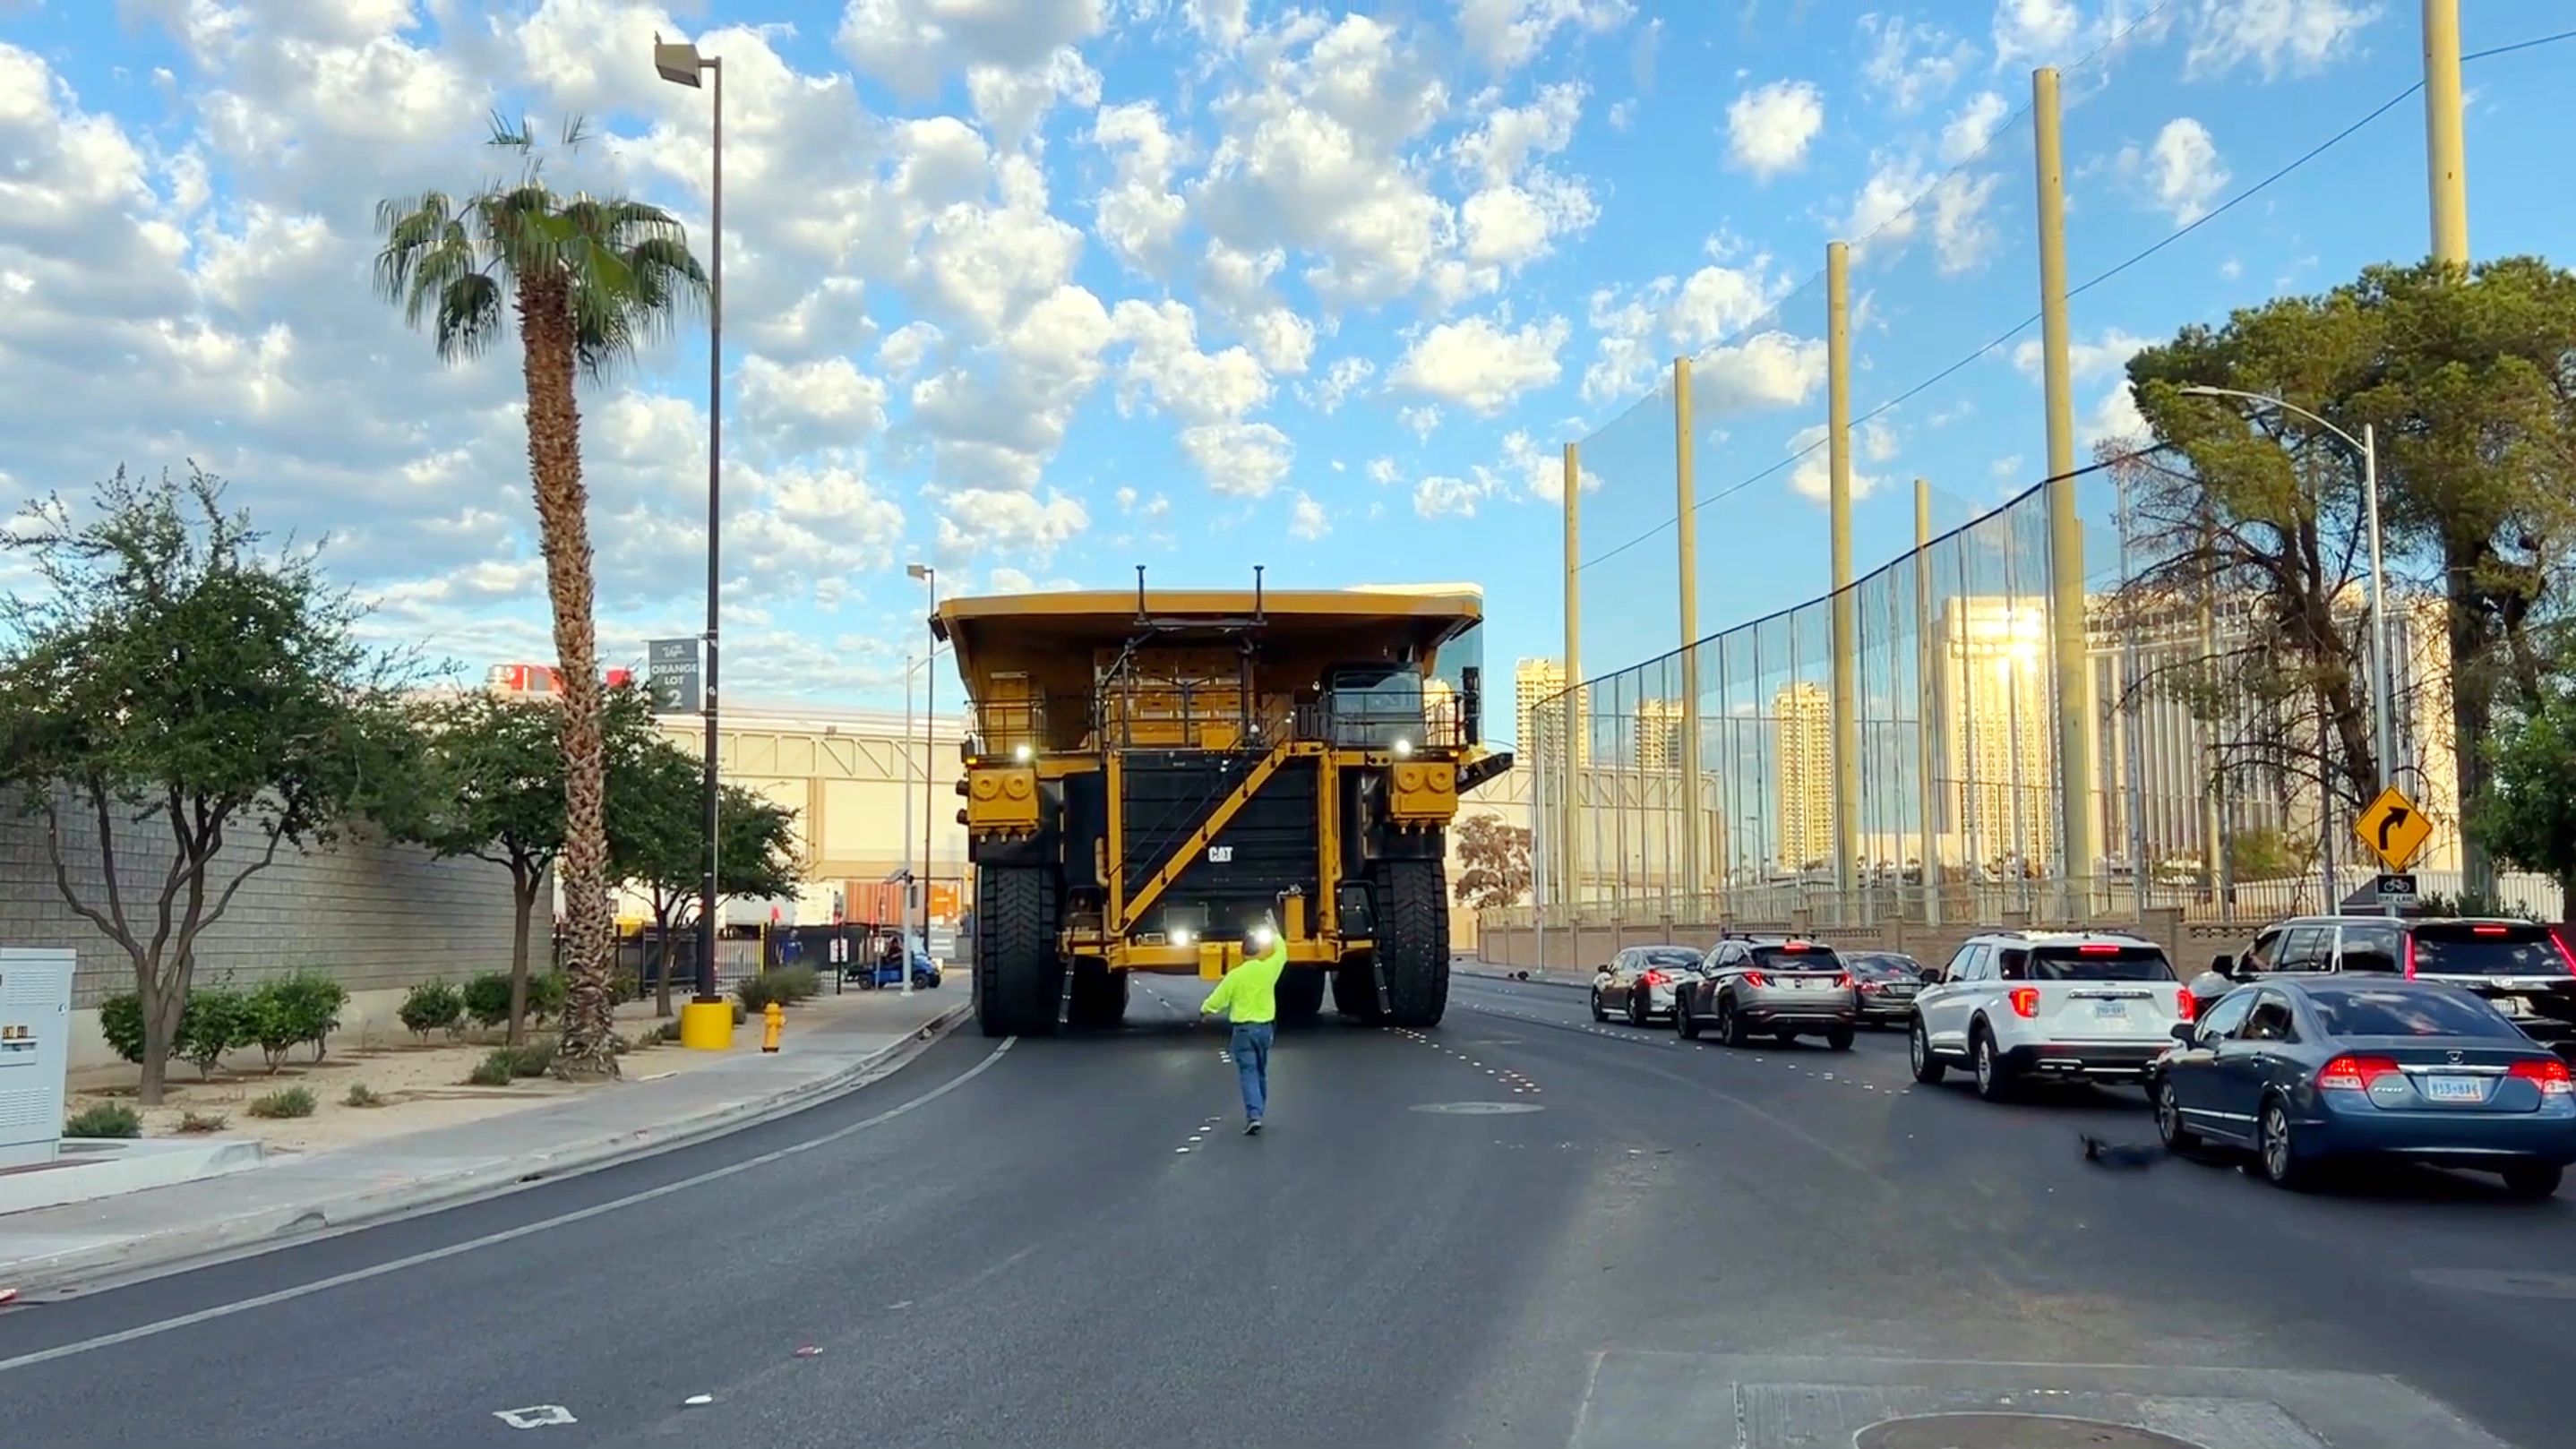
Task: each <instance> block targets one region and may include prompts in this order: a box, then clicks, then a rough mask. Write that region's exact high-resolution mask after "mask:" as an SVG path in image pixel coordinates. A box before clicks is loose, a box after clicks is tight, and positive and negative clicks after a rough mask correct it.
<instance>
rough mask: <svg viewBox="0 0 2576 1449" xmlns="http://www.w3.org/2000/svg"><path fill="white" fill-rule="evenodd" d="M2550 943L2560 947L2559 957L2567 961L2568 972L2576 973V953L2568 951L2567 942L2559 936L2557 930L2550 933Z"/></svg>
mask: <svg viewBox="0 0 2576 1449" xmlns="http://www.w3.org/2000/svg"><path fill="white" fill-rule="evenodd" d="M2549 944H2550V945H2552V946H2555V947H2557V948H2558V959H2559V960H2561V961H2564V962H2566V963H2567V970H2568V974H2570V975H2576V954H2571V953H2570V952H2569V951H2568V949H2567V943H2566V942H2565V941H2564V940H2561V939H2560V938H2559V935H2558V933H2557V932H2556V931H2552V932H2550V933H2549Z"/></svg>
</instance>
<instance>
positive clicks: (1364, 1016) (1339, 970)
mask: <svg viewBox="0 0 2576 1449" xmlns="http://www.w3.org/2000/svg"><path fill="white" fill-rule="evenodd" d="M1333 1010H1335V1011H1338V1012H1340V1013H1341V1014H1342V1015H1344V1016H1347V1017H1349V1018H1350V1019H1351V1020H1353V1021H1376V1020H1377V1019H1378V1012H1377V971H1376V967H1374V966H1372V965H1371V964H1370V963H1369V960H1368V958H1367V957H1365V956H1363V957H1361V958H1360V959H1359V960H1357V961H1354V962H1352V963H1351V964H1350V965H1348V966H1339V967H1335V968H1334V970H1333Z"/></svg>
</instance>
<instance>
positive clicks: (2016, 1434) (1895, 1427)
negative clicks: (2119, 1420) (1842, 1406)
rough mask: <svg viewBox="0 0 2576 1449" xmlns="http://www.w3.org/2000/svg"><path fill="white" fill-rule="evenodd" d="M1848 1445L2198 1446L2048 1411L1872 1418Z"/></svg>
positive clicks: (1918, 1448) (2005, 1448)
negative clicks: (2038, 1412)
mask: <svg viewBox="0 0 2576 1449" xmlns="http://www.w3.org/2000/svg"><path fill="white" fill-rule="evenodd" d="M1852 1449H2201V1446H2199V1445H2197V1444H2194V1443H2192V1442H2191V1441H2190V1440H2188V1439H2177V1438H2174V1437H2173V1436H2172V1435H2170V1434H2159V1433H2156V1432H2155V1431H2154V1430H2152V1429H2138V1428H2132V1427H2130V1426H2129V1425H2127V1424H2109V1423H2104V1422H2103V1421H2101V1420H2099V1419H2063V1418H2058V1417H2056V1416H2054V1415H2049V1414H1919V1415H1914V1416H1911V1417H1908V1418H1903V1419H1889V1420H1886V1421H1884V1422H1882V1423H1877V1424H1872V1425H1870V1426H1869V1427H1868V1428H1866V1429H1863V1430H1861V1431H1860V1432H1859V1433H1857V1434H1854V1435H1853V1436H1852Z"/></svg>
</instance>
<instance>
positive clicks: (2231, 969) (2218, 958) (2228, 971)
mask: <svg viewBox="0 0 2576 1449" xmlns="http://www.w3.org/2000/svg"><path fill="white" fill-rule="evenodd" d="M2209 969H2210V970H2212V971H2215V972H2217V973H2218V974H2219V975H2221V976H2224V977H2226V978H2227V979H2228V980H2230V981H2233V980H2235V979H2236V958H2235V957H2233V956H2230V955H2228V954H2227V953H2226V952H2224V951H2221V952H2219V953H2218V954H2217V955H2215V956H2212V957H2210V958H2209Z"/></svg>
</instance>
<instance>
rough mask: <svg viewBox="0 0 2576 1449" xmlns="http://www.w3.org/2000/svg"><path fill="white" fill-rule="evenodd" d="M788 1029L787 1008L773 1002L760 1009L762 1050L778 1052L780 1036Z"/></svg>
mask: <svg viewBox="0 0 2576 1449" xmlns="http://www.w3.org/2000/svg"><path fill="white" fill-rule="evenodd" d="M786 1029H787V1008H786V1007H783V1006H781V1005H779V1004H778V1003H777V1002H775V1001H773V1002H771V1003H769V1004H768V1005H767V1006H764V1007H762V1008H761V1009H760V1049H761V1050H762V1051H765V1052H774V1051H776V1050H778V1034H779V1033H780V1032H782V1031H785V1030H786Z"/></svg>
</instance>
